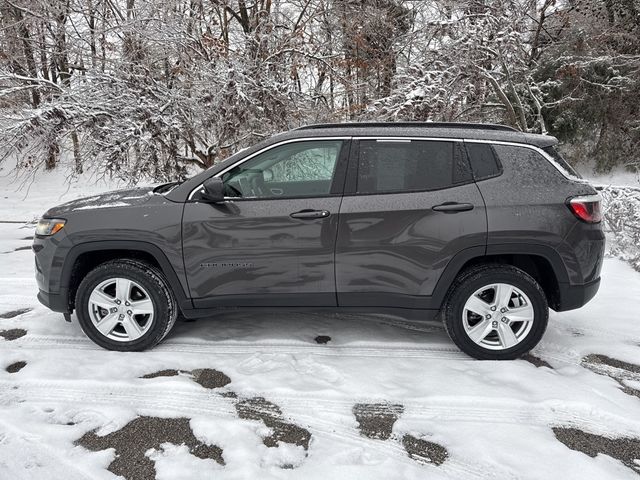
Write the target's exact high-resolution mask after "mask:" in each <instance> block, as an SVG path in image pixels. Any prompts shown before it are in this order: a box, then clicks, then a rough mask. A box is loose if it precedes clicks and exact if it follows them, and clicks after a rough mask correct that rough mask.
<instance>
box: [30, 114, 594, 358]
mask: <svg viewBox="0 0 640 480" xmlns="http://www.w3.org/2000/svg"><path fill="white" fill-rule="evenodd" d="M556 143H557V140H556V139H555V138H553V137H550V136H544V135H535V134H527V133H521V132H518V131H515V130H513V129H511V128H509V127H505V126H501V125H489V124H482V125H480V124H459V123H390V124H385V123H353V124H349V123H347V124H325V125H311V126H307V127H303V128H298V129H296V130H292V131H290V132H287V133H283V134H280V135H276V136H274V137H272V138H269V139H268V140H265V141H263V142H261V143H259V144H257V145H255V146H254V147H252V148H250V149H248V150H245V151H242V152H240V153H238V154H236V155H233V156H232V157H230V158H228V159H227V160H225V161H224V162H222V163H220V164H218V165H215V166H214V167H212V168H210V169H208V170H206V171H204V172H202V173H200V174H199V175H196V176H194V177H192V178H191V179H189V180H186V181H184V182H181V183H169V184H164V185H160V186H156V187H155V188H137V189H133V190H124V191H116V192H112V193H107V194H104V195H99V196H94V197H90V198H85V199H82V200H77V201H73V202H69V203H65V204H64V205H60V206H58V207H54V208H52V209H50V210H49V211H47V212H46V214H45V215H44V217H43V218H42V220H41V221H40V223H39V224H38V226H37V232H36V236H35V240H34V243H33V250H34V251H35V257H36V270H37V273H36V276H37V281H38V286H39V289H40V293H39V295H38V298H39V299H40V301H41V302H42V303H43V304H44V305H46V306H48V307H49V308H50V309H52V310H54V311H56V312H62V313H64V315H65V318H66V319H67V320H70V318H71V313H72V312H73V311H74V310H75V312H76V315H77V318H78V321H79V323H80V325H81V326H82V329H83V330H84V332H85V333H86V335H87V336H88V337H89V338H91V339H92V340H93V341H94V342H95V343H97V344H98V345H100V346H102V347H104V348H108V349H111V350H121V351H132V350H143V349H146V348H149V347H152V346H154V345H156V344H157V343H158V342H160V341H161V340H162V339H163V338H164V337H165V336H166V335H167V333H168V332H169V331H170V330H171V327H172V326H173V324H174V322H175V320H176V318H177V317H178V315H182V316H183V317H186V318H196V317H206V316H208V315H211V314H212V313H213V312H215V311H220V309H228V308H237V307H253V308H259V310H258V311H262V310H264V309H265V308H277V309H286V308H301V307H306V308H310V309H313V310H327V311H330V310H334V309H340V310H341V311H345V310H347V311H349V310H351V311H358V312H372V313H384V314H395V315H402V316H405V317H411V318H416V319H424V320H432V319H434V318H438V317H439V318H442V320H443V322H444V324H445V326H446V329H447V332H448V333H449V335H450V336H451V339H452V340H453V341H454V342H455V343H456V345H458V347H460V348H461V349H462V350H463V351H464V352H466V353H467V354H469V355H471V356H473V357H475V358H479V359H513V358H516V357H518V356H520V355H522V354H524V353H525V352H527V351H529V350H530V349H531V348H533V347H534V346H535V345H536V344H537V343H538V341H539V340H540V338H541V337H542V335H543V333H544V331H545V328H546V326H547V319H548V309H549V307H551V308H552V309H554V310H556V311H564V310H571V309H575V308H579V307H581V306H582V305H584V304H585V303H586V302H588V301H589V300H590V299H591V298H592V297H593V296H594V295H595V294H596V292H597V290H598V286H599V283H600V268H601V266H602V258H603V251H604V235H603V231H602V228H601V224H600V221H601V213H600V198H599V196H598V195H597V193H596V191H595V190H594V188H593V187H592V186H591V185H589V184H588V183H587V182H586V181H584V180H582V179H580V178H579V177H578V176H577V175H576V173H575V172H574V171H573V170H572V168H571V167H570V166H569V165H568V164H567V163H566V162H565V161H564V160H563V159H562V157H561V156H560V155H559V154H558V153H557V151H556V150H555V148H554V145H555V144H556Z"/></svg>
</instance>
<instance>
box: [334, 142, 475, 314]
mask: <svg viewBox="0 0 640 480" xmlns="http://www.w3.org/2000/svg"><path fill="white" fill-rule="evenodd" d="M353 143H354V144H353V146H352V155H351V158H350V164H349V173H348V180H347V182H348V183H347V185H348V186H347V188H348V191H345V196H344V199H343V201H342V206H341V208H340V218H339V222H338V239H337V243H336V287H337V289H338V304H339V305H340V306H358V307H371V306H380V307H384V306H388V307H401V308H438V307H439V305H434V304H433V302H432V300H431V295H432V293H433V292H434V289H435V287H436V284H437V282H438V279H439V278H440V276H441V274H442V272H443V271H444V269H445V267H446V266H447V264H448V263H449V261H450V260H451V259H452V258H453V256H454V255H456V254H457V253H458V252H461V251H462V250H465V249H469V248H474V247H476V248H478V249H480V250H482V251H484V250H483V249H484V248H485V246H486V234H487V221H486V215H485V206H484V202H483V199H482V196H481V195H480V192H479V190H478V188H477V186H476V184H475V183H474V182H473V179H472V175H471V172H470V169H469V165H468V161H467V158H466V154H465V151H464V146H463V143H462V142H460V141H451V140H439V139H433V140H429V139H406V138H400V139H399V138H379V139H368V138H360V139H357V140H354V142H353Z"/></svg>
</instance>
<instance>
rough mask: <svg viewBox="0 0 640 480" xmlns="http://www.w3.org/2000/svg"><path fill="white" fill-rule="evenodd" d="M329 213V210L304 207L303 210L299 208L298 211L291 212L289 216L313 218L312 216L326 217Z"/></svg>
mask: <svg viewBox="0 0 640 480" xmlns="http://www.w3.org/2000/svg"><path fill="white" fill-rule="evenodd" d="M329 215H331V212H330V211H329V210H310V209H305V210H300V211H299V212H295V213H292V214H291V215H289V216H290V217H291V218H306V219H313V218H327V217H328V216H329Z"/></svg>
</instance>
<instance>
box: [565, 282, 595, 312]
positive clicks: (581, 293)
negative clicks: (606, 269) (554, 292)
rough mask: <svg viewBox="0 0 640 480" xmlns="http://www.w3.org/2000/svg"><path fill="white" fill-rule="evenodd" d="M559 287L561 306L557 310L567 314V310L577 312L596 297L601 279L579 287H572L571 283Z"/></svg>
mask: <svg viewBox="0 0 640 480" xmlns="http://www.w3.org/2000/svg"><path fill="white" fill-rule="evenodd" d="M558 287H559V290H560V291H559V292H558V293H559V305H558V308H556V309H555V310H556V311H557V312H565V311H567V310H575V309H576V308H580V307H582V306H584V305H585V304H586V303H587V302H589V300H591V299H592V298H593V297H595V295H596V293H598V289H599V288H600V279H599V278H597V279H595V280H593V281H592V282H588V283H583V284H579V285H571V284H569V283H560V284H559V285H558Z"/></svg>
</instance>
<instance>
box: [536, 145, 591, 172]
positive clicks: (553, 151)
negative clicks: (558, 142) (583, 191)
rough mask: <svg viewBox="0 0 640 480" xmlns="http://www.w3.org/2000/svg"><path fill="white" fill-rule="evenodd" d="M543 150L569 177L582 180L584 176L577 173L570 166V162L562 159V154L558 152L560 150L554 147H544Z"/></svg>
mask: <svg viewBox="0 0 640 480" xmlns="http://www.w3.org/2000/svg"><path fill="white" fill-rule="evenodd" d="M542 150H544V152H545V153H547V154H548V155H550V156H551V158H553V160H554V161H555V162H556V163H557V164H558V165H559V166H560V167H561V168H562V169H563V170H565V171H566V172H567V173H568V174H569V175H572V176H574V177H577V178H582V176H581V175H580V174H579V173H578V172H576V171H575V170H574V169H573V167H572V166H571V165H569V162H567V161H566V160H565V159H564V158H563V157H562V155H560V152H558V150H557V149H556V148H555V147H553V146H549V147H544V148H543V149H542Z"/></svg>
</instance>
